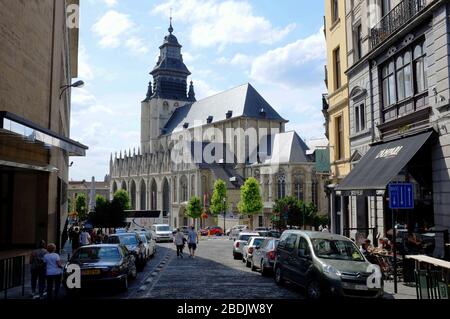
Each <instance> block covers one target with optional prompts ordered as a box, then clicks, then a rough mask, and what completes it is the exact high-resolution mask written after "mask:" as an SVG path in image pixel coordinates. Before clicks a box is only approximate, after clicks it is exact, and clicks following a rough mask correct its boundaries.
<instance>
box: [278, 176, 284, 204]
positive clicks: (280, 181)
mask: <svg viewBox="0 0 450 319" xmlns="http://www.w3.org/2000/svg"><path fill="white" fill-rule="evenodd" d="M277 186H278V187H277V188H278V199H281V198H284V197H286V175H285V174H284V172H280V173H279V174H278V183H277Z"/></svg>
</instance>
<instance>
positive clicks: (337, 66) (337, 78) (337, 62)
mask: <svg viewBox="0 0 450 319" xmlns="http://www.w3.org/2000/svg"><path fill="white" fill-rule="evenodd" d="M340 51H341V50H340V49H339V48H337V49H336V50H334V52H333V61H334V63H333V64H334V84H335V90H337V89H339V88H340V87H341V58H340Z"/></svg>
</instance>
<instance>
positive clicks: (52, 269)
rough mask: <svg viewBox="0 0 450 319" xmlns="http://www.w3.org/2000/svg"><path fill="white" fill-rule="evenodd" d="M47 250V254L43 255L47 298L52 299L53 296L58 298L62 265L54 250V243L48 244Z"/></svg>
mask: <svg viewBox="0 0 450 319" xmlns="http://www.w3.org/2000/svg"><path fill="white" fill-rule="evenodd" d="M47 251H48V254H46V255H45V256H44V261H45V266H46V273H45V274H46V278H47V298H48V299H49V300H52V299H53V298H55V299H56V298H58V293H59V287H60V286H61V275H62V268H63V265H62V263H61V258H60V257H59V255H58V254H57V253H56V252H55V251H56V245H55V244H48V246H47Z"/></svg>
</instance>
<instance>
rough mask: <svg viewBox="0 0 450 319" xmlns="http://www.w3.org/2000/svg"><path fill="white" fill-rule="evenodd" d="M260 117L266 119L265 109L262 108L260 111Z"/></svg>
mask: <svg viewBox="0 0 450 319" xmlns="http://www.w3.org/2000/svg"><path fill="white" fill-rule="evenodd" d="M259 115H261V116H262V117H266V110H264V108H261V110H259Z"/></svg>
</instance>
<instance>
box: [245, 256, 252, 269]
mask: <svg viewBox="0 0 450 319" xmlns="http://www.w3.org/2000/svg"><path fill="white" fill-rule="evenodd" d="M250 266H251V263H250V261H249V260H248V258H247V260H246V261H245V267H247V268H250Z"/></svg>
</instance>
